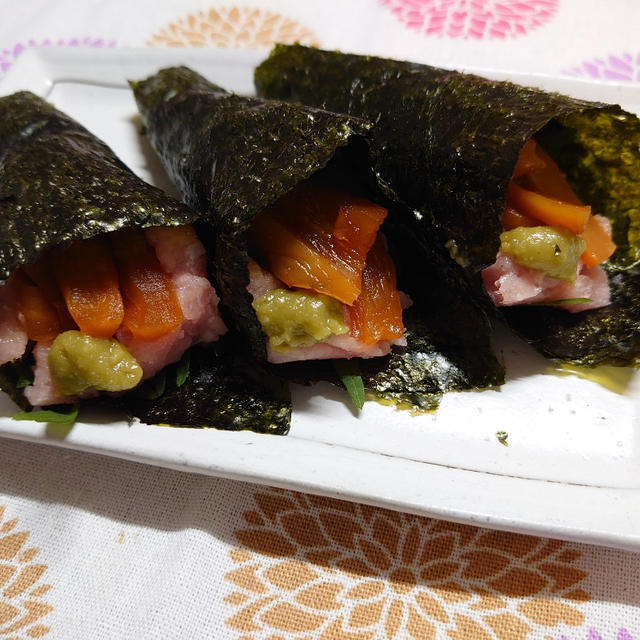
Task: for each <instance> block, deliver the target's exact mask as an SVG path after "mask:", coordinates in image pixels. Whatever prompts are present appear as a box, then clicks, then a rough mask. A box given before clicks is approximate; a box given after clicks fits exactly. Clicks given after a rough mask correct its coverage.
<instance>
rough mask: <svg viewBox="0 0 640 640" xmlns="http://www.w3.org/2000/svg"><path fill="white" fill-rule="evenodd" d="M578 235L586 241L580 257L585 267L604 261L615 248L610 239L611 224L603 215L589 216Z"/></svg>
mask: <svg viewBox="0 0 640 640" xmlns="http://www.w3.org/2000/svg"><path fill="white" fill-rule="evenodd" d="M580 237H582V238H584V240H585V241H586V243H587V246H586V248H585V250H584V253H583V254H582V256H581V257H580V259H581V260H582V262H584V264H586V265H587V267H595V266H596V265H598V264H600V263H601V262H604V261H605V260H606V259H607V258H609V257H610V256H611V255H612V254H613V252H614V251H615V250H616V245H615V244H614V243H613V240H612V239H611V224H610V223H609V220H608V219H607V218H605V217H604V216H598V215H596V216H591V217H590V218H589V222H587V226H586V228H585V230H584V231H583V232H582V233H581V234H580Z"/></svg>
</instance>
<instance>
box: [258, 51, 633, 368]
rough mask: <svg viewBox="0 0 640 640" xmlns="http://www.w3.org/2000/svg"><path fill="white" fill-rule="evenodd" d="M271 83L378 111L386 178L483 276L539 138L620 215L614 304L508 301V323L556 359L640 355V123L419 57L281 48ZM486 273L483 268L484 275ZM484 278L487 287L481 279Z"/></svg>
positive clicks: (264, 88)
mask: <svg viewBox="0 0 640 640" xmlns="http://www.w3.org/2000/svg"><path fill="white" fill-rule="evenodd" d="M255 81H256V87H257V90H258V94H259V95H262V96H265V97H268V98H279V99H286V100H291V101H299V102H302V103H304V104H309V105H313V106H317V107H322V108H327V109H332V110H335V111H339V112H344V113H348V114H350V115H353V116H358V117H363V118H367V119H368V120H369V121H371V122H373V123H375V124H374V125H373V127H372V129H371V132H370V137H371V147H370V153H371V161H372V164H373V166H374V168H375V173H376V177H377V179H378V182H379V184H380V186H381V188H382V189H383V190H384V191H385V192H386V193H387V195H389V196H390V197H392V198H398V199H400V200H402V201H403V202H404V203H406V204H407V205H408V206H409V207H410V208H412V209H414V210H415V211H417V212H418V215H417V216H416V218H417V220H416V222H417V224H416V227H417V228H418V229H419V230H421V231H422V232H424V233H427V234H436V235H437V236H438V238H439V241H440V243H441V244H442V245H444V246H446V247H447V248H448V249H449V251H450V253H451V255H452V257H454V258H455V259H456V260H457V261H458V262H459V263H460V264H462V265H464V267H465V268H466V270H467V271H468V272H469V274H470V275H471V276H473V274H475V273H477V272H479V271H480V270H482V269H483V268H485V267H487V266H488V265H491V264H492V263H493V262H494V260H495V259H496V254H497V252H498V249H499V247H500V235H501V232H502V230H503V229H502V224H501V216H502V214H503V211H504V210H505V202H506V201H507V193H508V189H509V186H510V184H511V180H512V176H513V174H514V168H516V165H517V162H518V158H519V154H520V152H521V151H522V150H523V147H524V145H525V143H526V142H527V141H529V140H531V139H532V138H535V140H536V141H537V143H538V144H539V145H541V147H542V148H543V149H544V151H546V153H547V154H549V156H551V157H552V158H553V160H554V161H555V162H556V163H557V165H559V167H560V169H561V170H562V172H564V173H565V174H566V177H567V179H568V181H569V183H570V184H571V186H572V187H573V189H574V190H575V193H576V194H577V195H578V196H579V198H580V199H581V200H582V201H584V202H586V203H589V204H590V205H591V206H592V207H593V211H594V213H597V214H603V215H605V216H606V217H607V218H608V219H609V220H610V221H611V223H612V226H613V240H614V241H615V244H616V246H617V250H616V251H615V253H614V255H613V256H611V257H610V258H609V260H608V261H607V262H605V263H604V265H603V266H604V268H605V269H606V271H607V272H608V274H609V282H610V287H611V304H610V305H608V306H605V307H602V308H600V309H592V310H587V311H582V312H580V313H575V314H570V313H567V312H566V311H565V310H563V309H558V308H550V307H535V308H533V307H530V306H526V307H525V306H523V307H519V308H517V307H510V308H504V317H505V318H506V320H507V322H508V323H509V324H510V325H511V326H512V327H513V328H514V329H515V330H516V331H517V332H518V333H519V334H521V335H522V336H523V337H525V338H526V339H528V340H529V341H530V342H532V344H533V345H534V346H535V347H536V348H538V349H539V350H540V351H541V352H542V353H544V354H545V355H547V356H549V357H553V358H559V359H562V360H567V361H572V362H575V363H579V364H585V365H590V366H593V365H597V364H601V363H602V364H604V363H607V364H616V365H628V364H633V363H634V362H635V360H636V358H637V356H638V354H639V353H640V340H639V339H638V338H637V335H638V333H639V332H638V327H639V322H640V305H639V303H638V302H639V301H638V286H639V285H638V267H637V264H638V262H639V260H640V234H639V233H638V229H639V228H640V180H638V175H639V174H640V121H639V120H638V118H637V117H636V116H634V115H632V114H629V113H627V112H625V111H623V110H622V109H621V108H620V107H619V106H616V105H607V104H602V103H594V102H586V101H583V100H578V99H574V98H570V97H567V96H563V95H559V94H556V93H548V92H543V91H540V90H537V89H532V88H526V87H522V86H518V85H515V84H513V83H510V82H495V81H490V80H486V79H484V78H480V77H478V76H474V75H471V74H463V73H458V72H455V71H449V70H444V69H438V68H434V67H430V66H427V65H422V64H416V63H411V62H401V61H395V60H386V59H381V58H376V57H371V56H359V55H351V54H342V53H339V52H330V51H322V50H318V49H313V48H307V47H303V46H300V45H291V46H288V45H277V46H276V47H275V49H274V50H273V51H272V52H271V54H270V56H269V58H268V59H267V60H265V61H264V62H263V63H262V64H261V65H260V66H259V67H258V68H257V69H256V72H255ZM478 284H479V279H478ZM478 289H480V287H478Z"/></svg>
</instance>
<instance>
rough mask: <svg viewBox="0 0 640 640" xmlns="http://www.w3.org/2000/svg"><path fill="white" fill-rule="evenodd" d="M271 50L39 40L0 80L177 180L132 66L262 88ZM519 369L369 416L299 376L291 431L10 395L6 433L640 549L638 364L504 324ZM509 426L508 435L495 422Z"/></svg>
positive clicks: (613, 89) (1, 414) (511, 361)
mask: <svg viewBox="0 0 640 640" xmlns="http://www.w3.org/2000/svg"><path fill="white" fill-rule="evenodd" d="M264 55H265V52H247V51H229V50H193V49H166V50H159V49H141V50H108V51H94V50H65V49H57V48H53V47H52V48H43V49H33V50H30V51H27V52H26V53H25V54H24V55H23V56H21V57H20V59H19V60H18V62H17V63H16V64H15V66H14V67H13V68H11V69H10V71H9V73H8V74H7V75H6V76H5V78H4V79H3V80H2V81H0V94H1V95H5V94H9V93H12V92H13V91H18V90H21V89H28V90H31V91H33V92H35V93H37V94H39V95H41V96H44V97H46V98H47V99H48V100H50V101H51V102H53V103H54V104H55V105H56V106H57V107H58V108H60V109H61V110H63V111H65V112H67V113H68V114H69V115H71V116H73V117H75V118H76V119H78V120H79V121H80V122H82V123H83V124H84V125H85V126H86V127H88V128H89V129H90V130H91V131H93V132H94V133H95V134H96V135H98V136H99V137H100V138H102V139H103V140H105V141H106V142H107V143H108V144H109V145H110V146H111V147H112V148H113V149H114V150H115V151H116V153H117V154H118V155H119V156H120V157H121V158H122V159H123V160H124V162H126V163H127V164H128V165H129V166H130V167H131V168H132V169H133V170H134V171H135V172H136V173H138V174H139V175H140V176H141V177H143V178H144V179H146V180H149V181H151V182H154V183H156V184H158V185H159V186H162V187H165V188H168V189H170V186H169V185H168V180H167V178H166V176H165V175H164V174H163V172H162V170H161V169H160V167H159V164H158V162H157V160H156V159H155V157H154V155H153V152H152V151H151V150H150V149H149V147H148V144H147V142H146V140H145V139H144V138H141V137H140V135H139V133H138V130H139V122H138V120H137V116H136V107H135V104H134V101H133V98H132V95H131V92H130V91H129V89H128V87H127V83H126V81H127V79H140V78H144V77H146V76H147V75H149V74H151V73H153V72H155V71H156V70H158V69H160V68H162V67H165V66H171V65H176V64H187V65H190V66H192V67H193V68H195V69H196V70H197V71H199V72H201V73H203V74H204V75H206V76H207V77H208V78H209V79H211V80H213V81H215V82H217V83H218V84H220V85H222V86H225V87H227V88H229V89H231V90H234V91H237V92H243V93H251V92H252V91H253V84H252V71H253V67H254V65H255V64H257V63H258V62H259V61H260V60H261V59H262V58H263V57H264ZM473 71H475V72H477V73H481V74H483V75H488V76H490V77H495V78H505V77H508V78H509V79H512V80H514V81H516V82H519V83H521V84H528V85H535V86H540V87H542V88H545V89H553V90H560V91H563V92H564V93H569V94H572V95H575V96H578V97H582V98H587V99H594V100H602V101H606V102H618V103H620V104H622V106H623V107H624V108H626V109H628V110H631V111H634V112H636V113H640V87H638V86H632V85H615V84H602V83H601V84H595V83H588V82H584V81H581V80H571V79H566V78H564V79H563V78H552V77H548V76H532V75H530V74H529V75H526V74H518V73H511V74H505V73H497V72H493V71H492V70H487V69H484V70H482V69H480V70H478V69H473ZM496 348H497V350H498V352H499V353H500V355H501V356H502V357H503V358H504V360H505V363H506V366H507V373H508V381H507V383H506V384H505V385H504V386H503V387H502V388H501V389H499V390H488V391H483V392H479V393H477V392H476V393H473V392H469V393H451V394H448V395H447V396H446V397H445V398H444V400H443V402H442V405H441V406H440V408H439V409H438V410H437V411H436V412H434V413H432V414H428V415H421V416H412V415H410V414H409V413H407V412H401V411H396V410H394V409H393V408H390V407H384V406H381V405H378V404H376V403H374V402H368V403H367V404H366V405H365V407H364V410H363V411H362V412H361V413H360V415H358V416H356V415H354V413H353V412H352V410H351V409H350V407H349V403H348V401H347V399H346V396H345V394H344V393H342V392H341V391H339V390H337V389H334V388H332V387H330V386H329V385H318V386H315V387H312V388H309V389H308V388H295V389H294V413H293V424H292V428H291V432H290V434H289V436H287V437H283V438H279V437H275V436H264V435H258V434H254V433H250V432H241V433H227V432H221V431H216V430H197V429H193V430H191V429H171V428H163V427H154V426H148V425H144V424H138V423H135V424H133V425H128V424H127V423H126V422H122V421H118V420H117V419H116V420H111V419H110V418H108V417H105V416H103V415H85V414H83V415H82V416H81V417H82V421H81V422H78V423H76V424H75V425H74V426H73V428H72V429H71V430H70V431H68V432H66V433H63V432H62V431H61V430H60V429H57V428H56V427H55V426H54V425H43V424H38V423H35V422H16V421H13V420H12V419H11V418H10V416H11V415H12V413H13V412H14V411H15V407H14V406H13V404H12V403H11V401H10V400H9V399H8V398H7V397H6V396H3V395H2V394H0V434H2V435H4V436H8V437H13V438H20V439H25V440H34V441H39V442H47V443H50V444H56V445H60V446H65V447H72V448H75V449H81V450H84V451H92V452H97V453H103V454H109V455H114V456H118V457H123V458H128V459H132V460H138V461H141V462H147V463H150V464H157V465H163V466H167V467H172V468H175V469H182V470H185V471H192V472H200V473H206V474H211V475H217V476H224V477H229V478H237V479H242V480H250V481H253V482H259V483H268V484H272V485H277V486H281V487H288V488H292V489H298V490H302V491H308V492H312V493H319V494H324V495H328V496H334V497H340V498H345V499H349V500H357V501H361V502H366V503H369V504H374V505H379V506H384V507H389V508H393V509H400V510H404V511H410V512H414V513H418V514H423V515H428V516H434V517H438V518H445V519H450V520H455V521H458V522H466V523H472V524H477V525H483V526H489V527H496V528H503V529H508V530H514V531H520V532H526V533H533V534H538V535H548V536H553V537H559V538H565V539H570V540H579V541H583V542H593V543H597V544H604V545H611V546H617V547H622V548H628V549H635V550H640V426H639V423H638V406H639V401H640V381H639V376H637V375H635V374H634V373H633V372H630V371H626V370H622V371H620V372H619V374H620V377H622V378H625V380H624V382H625V383H626V389H625V390H624V391H623V392H614V391H610V390H608V389H606V388H604V387H603V386H600V385H598V384H596V383H595V382H592V381H589V380H584V379H579V378H577V377H575V376H559V375H557V374H554V373H552V372H550V370H549V365H548V363H547V362H546V361H545V360H544V359H542V358H541V357H539V356H538V355H537V354H535V353H533V352H532V351H531V350H530V349H529V348H528V347H527V346H526V345H524V344H523V343H521V342H520V341H518V340H517V339H515V338H513V337H510V336H506V335H505V336H499V337H498V339H497V342H496ZM498 431H506V432H507V433H508V440H507V442H508V446H505V445H504V444H501V443H500V442H499V441H498V439H497V437H496V432H498Z"/></svg>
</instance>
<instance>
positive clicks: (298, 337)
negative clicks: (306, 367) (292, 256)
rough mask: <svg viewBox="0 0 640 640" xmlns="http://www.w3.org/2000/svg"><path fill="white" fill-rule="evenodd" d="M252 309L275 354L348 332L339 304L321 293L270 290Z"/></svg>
mask: <svg viewBox="0 0 640 640" xmlns="http://www.w3.org/2000/svg"><path fill="white" fill-rule="evenodd" d="M253 308H254V309H255V312H256V314H257V316H258V320H259V322H260V324H261V325H262V329H263V331H264V332H265V333H266V334H267V336H268V337H269V345H270V346H271V348H273V349H275V350H276V351H287V350H288V349H291V348H294V347H309V346H311V345H312V344H315V343H316V342H319V341H320V340H326V339H327V338H330V337H331V336H332V335H336V336H337V335H342V334H344V333H347V331H349V327H347V325H346V324H345V323H344V319H343V315H342V305H341V304H340V302H338V301H337V300H335V299H333V298H330V297H329V296H326V295H323V294H321V293H310V292H306V291H300V290H297V291H289V290H288V289H273V290H272V291H269V292H267V293H265V294H264V295H263V296H260V297H259V298H257V299H256V300H254V301H253Z"/></svg>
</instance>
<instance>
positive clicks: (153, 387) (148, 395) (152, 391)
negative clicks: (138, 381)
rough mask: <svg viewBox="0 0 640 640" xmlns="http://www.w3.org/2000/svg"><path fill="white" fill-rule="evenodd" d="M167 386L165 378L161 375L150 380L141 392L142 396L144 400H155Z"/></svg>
mask: <svg viewBox="0 0 640 640" xmlns="http://www.w3.org/2000/svg"><path fill="white" fill-rule="evenodd" d="M166 388H167V378H166V376H165V375H161V376H160V377H159V378H157V379H155V380H151V381H150V382H149V384H148V385H147V386H146V388H145V389H144V391H143V392H142V397H143V398H145V399H146V400H155V399H156V398H159V397H160V396H161V395H162V394H163V393H164V391H165V389H166Z"/></svg>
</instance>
